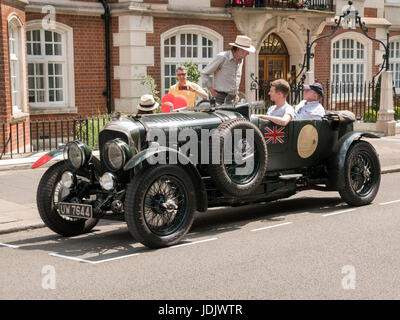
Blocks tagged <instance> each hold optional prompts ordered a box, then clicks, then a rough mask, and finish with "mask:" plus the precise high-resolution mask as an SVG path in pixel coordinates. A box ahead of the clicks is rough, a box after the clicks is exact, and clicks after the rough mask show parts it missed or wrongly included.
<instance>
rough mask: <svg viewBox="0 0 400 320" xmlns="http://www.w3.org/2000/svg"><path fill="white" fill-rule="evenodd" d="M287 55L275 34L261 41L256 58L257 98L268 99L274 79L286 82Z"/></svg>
mask: <svg viewBox="0 0 400 320" xmlns="http://www.w3.org/2000/svg"><path fill="white" fill-rule="evenodd" d="M288 72H289V53H288V51H287V49H286V46H285V43H284V42H283V41H282V39H281V38H280V37H279V36H278V35H277V34H275V33H272V34H270V35H269V36H268V37H267V38H265V40H264V41H263V44H262V47H261V50H260V53H259V56H258V82H259V88H260V90H259V93H258V95H259V98H260V99H268V91H269V86H270V83H271V82H272V81H274V80H276V79H285V80H288Z"/></svg>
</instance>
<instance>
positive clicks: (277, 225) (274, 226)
mask: <svg viewBox="0 0 400 320" xmlns="http://www.w3.org/2000/svg"><path fill="white" fill-rule="evenodd" d="M291 223H292V222H285V223H280V224H275V225H273V226H268V227H263V228H258V229H253V230H251V231H260V230H265V229H271V228H276V227H280V226H285V225H287V224H291Z"/></svg>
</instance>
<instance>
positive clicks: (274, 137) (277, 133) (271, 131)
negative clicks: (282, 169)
mask: <svg viewBox="0 0 400 320" xmlns="http://www.w3.org/2000/svg"><path fill="white" fill-rule="evenodd" d="M264 130H265V131H266V133H264V138H265V143H266V144H270V143H272V144H276V143H285V140H284V139H285V132H284V130H285V127H281V126H273V127H272V128H269V127H264Z"/></svg>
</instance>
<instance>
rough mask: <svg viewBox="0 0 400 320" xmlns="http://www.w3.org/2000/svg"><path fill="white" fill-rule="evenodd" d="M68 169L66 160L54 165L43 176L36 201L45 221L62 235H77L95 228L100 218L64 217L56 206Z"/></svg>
mask: <svg viewBox="0 0 400 320" xmlns="http://www.w3.org/2000/svg"><path fill="white" fill-rule="evenodd" d="M66 170H67V167H66V165H65V162H64V161H60V162H57V163H56V164H54V165H52V166H51V167H50V168H49V169H48V170H47V171H46V172H45V173H44V175H43V176H42V178H41V180H40V182H39V186H38V189H37V193H36V203H37V207H38V210H39V214H40V217H41V218H42V220H43V222H44V223H45V224H46V226H47V227H49V228H50V229H51V230H53V231H54V232H56V233H58V234H60V235H62V236H66V237H69V236H76V235H79V234H83V233H87V232H89V231H90V230H92V229H93V228H94V226H95V225H96V224H97V222H98V221H99V219H94V218H93V219H71V218H67V217H62V216H61V215H60V214H59V213H58V211H57V209H56V208H55V202H56V200H57V199H55V197H58V194H60V193H62V191H61V189H58V188H62V187H61V186H60V181H61V176H62V174H63V173H64V171H66Z"/></svg>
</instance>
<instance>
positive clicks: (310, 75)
mask: <svg viewBox="0 0 400 320" xmlns="http://www.w3.org/2000/svg"><path fill="white" fill-rule="evenodd" d="M314 82H315V81H314V71H313V70H310V71H307V72H306V79H305V80H304V84H307V85H310V84H313V83H314Z"/></svg>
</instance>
